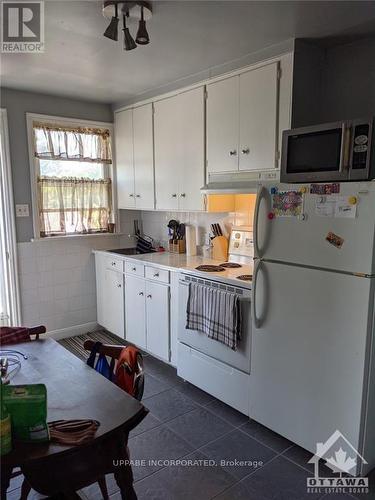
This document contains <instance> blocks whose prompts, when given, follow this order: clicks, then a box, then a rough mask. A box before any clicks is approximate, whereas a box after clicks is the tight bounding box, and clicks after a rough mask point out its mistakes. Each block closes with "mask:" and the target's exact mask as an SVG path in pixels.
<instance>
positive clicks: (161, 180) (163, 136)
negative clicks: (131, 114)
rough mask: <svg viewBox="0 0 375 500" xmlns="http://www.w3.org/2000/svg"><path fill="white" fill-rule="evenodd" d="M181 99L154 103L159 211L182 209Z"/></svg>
mask: <svg viewBox="0 0 375 500" xmlns="http://www.w3.org/2000/svg"><path fill="white" fill-rule="evenodd" d="M178 97H179V96H174V97H170V98H169V99H163V100H162V101H157V102H155V103H154V111H155V114H154V127H155V131H154V134H155V135H154V137H155V194H156V200H155V201H156V208H157V209H165V210H177V209H178V199H179V192H178V175H179V165H180V163H181V161H182V151H181V146H180V142H181V132H180V121H181V117H180V100H179V98H178Z"/></svg>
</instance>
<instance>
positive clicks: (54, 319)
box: [17, 211, 140, 331]
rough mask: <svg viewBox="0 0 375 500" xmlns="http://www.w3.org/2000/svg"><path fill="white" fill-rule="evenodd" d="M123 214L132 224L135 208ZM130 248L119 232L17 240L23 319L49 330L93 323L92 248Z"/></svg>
mask: <svg viewBox="0 0 375 500" xmlns="http://www.w3.org/2000/svg"><path fill="white" fill-rule="evenodd" d="M131 212H132V213H130V214H124V215H123V216H122V218H123V220H124V221H125V225H127V228H132V224H133V223H132V221H133V219H134V218H135V217H138V218H139V219H140V216H139V213H138V212H133V211H131ZM125 246H134V242H133V241H132V240H131V239H130V238H128V237H127V236H126V237H123V236H117V235H113V236H103V237H100V236H95V237H93V238H69V239H66V240H63V239H58V240H48V241H36V242H30V243H19V244H18V245H17V247H18V248H17V250H18V263H19V282H20V292H21V312H22V322H23V324H25V325H36V324H43V325H45V326H46V327H47V330H48V331H52V330H56V329H63V328H69V327H73V326H76V325H81V324H84V323H89V322H93V321H96V290H95V259H94V255H93V253H92V251H93V249H107V248H108V249H110V248H121V247H125Z"/></svg>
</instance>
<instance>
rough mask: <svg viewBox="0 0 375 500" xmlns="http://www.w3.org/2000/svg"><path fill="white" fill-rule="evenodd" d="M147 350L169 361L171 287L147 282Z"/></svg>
mask: <svg viewBox="0 0 375 500" xmlns="http://www.w3.org/2000/svg"><path fill="white" fill-rule="evenodd" d="M146 322H147V326H146V328H147V350H148V351H149V352H150V353H152V354H155V356H157V357H159V358H161V359H164V360H166V361H169V287H168V286H166V285H161V284H159V283H152V282H151V281H147V282H146Z"/></svg>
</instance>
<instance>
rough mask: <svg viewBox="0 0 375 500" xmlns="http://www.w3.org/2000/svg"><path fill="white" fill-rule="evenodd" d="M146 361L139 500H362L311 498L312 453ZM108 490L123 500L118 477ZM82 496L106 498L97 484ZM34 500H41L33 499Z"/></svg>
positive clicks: (14, 490) (136, 456) (138, 438)
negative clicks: (308, 462)
mask: <svg viewBox="0 0 375 500" xmlns="http://www.w3.org/2000/svg"><path fill="white" fill-rule="evenodd" d="M144 359H145V369H146V384H145V393H144V398H143V402H144V404H145V406H146V407H147V408H148V409H149V410H150V413H149V414H148V416H147V417H146V418H145V420H144V421H143V422H142V423H141V424H140V425H139V426H138V427H137V428H136V429H134V430H133V431H132V432H131V434H130V436H129V448H130V454H131V459H132V460H144V461H145V465H142V466H138V467H137V466H133V473H134V479H135V489H136V492H137V495H138V499H139V500H210V499H213V498H215V499H217V500H304V499H311V500H316V499H318V498H319V499H320V498H322V499H324V500H344V499H345V500H353V498H356V497H353V496H350V495H343V494H323V493H321V494H311V493H307V491H306V478H307V477H308V476H310V475H311V466H310V465H308V464H307V461H308V460H309V459H310V458H311V455H310V454H309V453H308V452H306V451H305V450H303V449H302V448H299V447H298V446H296V445H294V444H293V443H291V442H290V441H288V440H287V439H285V438H283V437H281V436H279V435H278V434H276V433H274V432H272V431H270V430H268V429H266V428H265V427H263V426H262V425H260V424H258V423H256V422H253V421H249V419H248V418H247V417H246V416H244V415H242V414H241V413H239V412H237V411H236V410H234V409H232V408H230V407H229V406H227V405H225V404H224V403H221V402H220V401H218V400H217V399H215V398H213V397H212V396H210V395H209V394H206V393H205V392H203V391H201V390H199V389H198V388H196V387H194V386H192V385H191V384H189V383H187V382H184V381H183V380H182V379H180V378H179V377H177V374H176V370H174V369H173V368H172V367H170V366H168V365H166V364H164V363H162V362H160V361H158V360H156V359H154V358H152V357H151V356H147V355H146V356H145V358H144ZM150 460H153V461H154V462H153V463H150ZM170 461H175V462H174V463H173V462H172V463H171V462H170ZM238 461H243V463H242V464H239V463H238ZM370 483H371V484H372V483H373V478H371V479H370ZM20 484H21V478H16V479H14V480H12V483H11V487H10V488H9V490H8V498H9V499H11V500H14V499H16V498H19V494H20V489H19V488H20ZM107 485H108V490H109V493H110V495H111V499H112V500H120V499H121V496H120V493H119V490H118V487H117V485H116V482H115V480H114V478H113V476H107ZM371 491H372V492H375V488H374V486H373V487H372V488H371ZM79 495H80V497H81V498H82V499H84V500H100V498H101V494H100V490H99V488H98V486H97V484H93V485H91V486H90V487H88V488H85V489H83V490H81V491H80V492H79ZM29 498H31V499H33V500H34V499H38V498H42V497H40V496H39V495H38V494H36V493H34V492H32V493H31V494H30V496H29ZM359 498H361V497H359ZM363 498H366V499H367V500H374V499H375V495H374V493H370V494H367V495H363Z"/></svg>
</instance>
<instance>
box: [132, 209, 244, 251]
mask: <svg viewBox="0 0 375 500" xmlns="http://www.w3.org/2000/svg"><path fill="white" fill-rule="evenodd" d="M171 219H176V220H177V221H179V222H181V223H184V224H194V225H195V226H197V227H198V234H199V238H198V239H197V245H198V249H197V250H198V254H201V253H202V247H203V245H204V244H205V243H206V238H207V237H208V234H209V233H210V231H211V227H210V225H211V224H212V223H214V222H217V223H219V224H220V225H221V227H222V229H223V230H225V232H226V233H227V235H229V233H230V231H231V229H232V227H233V226H252V213H250V211H248V212H247V213H245V212H221V213H218V212H215V213H207V212H157V211H152V212H151V211H150V212H147V211H143V212H141V220H142V229H143V232H144V234H146V235H148V236H151V237H152V238H153V239H154V240H155V242H156V243H159V244H161V245H162V246H164V248H167V247H168V228H167V224H168V221H169V220H171Z"/></svg>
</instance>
